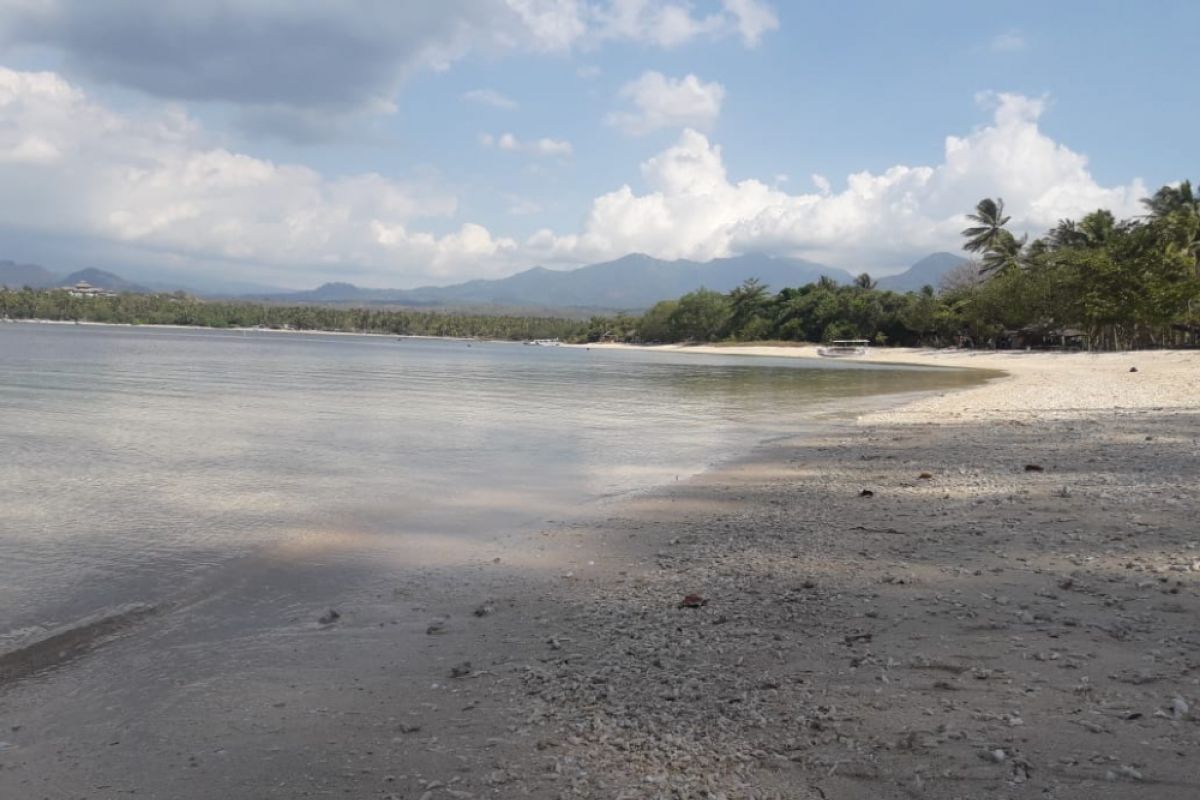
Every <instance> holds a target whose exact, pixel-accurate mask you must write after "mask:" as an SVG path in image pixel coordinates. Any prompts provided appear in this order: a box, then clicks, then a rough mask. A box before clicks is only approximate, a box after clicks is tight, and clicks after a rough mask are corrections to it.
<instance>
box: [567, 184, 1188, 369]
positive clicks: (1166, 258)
mask: <svg viewBox="0 0 1200 800" xmlns="http://www.w3.org/2000/svg"><path fill="white" fill-rule="evenodd" d="M1144 202H1145V205H1146V209H1147V213H1146V215H1145V216H1144V217H1141V218H1138V219H1131V220H1121V221H1118V220H1117V219H1115V218H1114V216H1113V214H1112V213H1111V212H1109V211H1105V210H1098V211H1094V212H1092V213H1091V214H1088V215H1087V216H1085V217H1084V218H1083V219H1081V220H1078V221H1075V220H1062V221H1060V222H1059V223H1058V225H1057V226H1055V228H1054V229H1053V230H1051V231H1049V232H1048V233H1047V234H1046V235H1045V236H1044V237H1042V238H1040V239H1036V240H1034V241H1033V242H1029V241H1027V240H1026V239H1025V238H1021V239H1018V238H1017V237H1016V236H1014V235H1013V233H1012V232H1011V231H1009V230H1008V229H1007V227H1006V225H1007V223H1008V221H1009V218H1008V217H1007V216H1005V215H1004V201H1002V200H991V199H986V200H983V201H981V202H980V203H979V204H978V205H977V206H976V208H975V212H974V213H972V214H970V215H968V219H969V220H970V222H971V223H972V224H971V227H969V228H967V229H966V230H964V231H963V235H964V237H965V239H966V242H965V245H964V249H965V250H967V252H969V253H974V254H978V256H979V257H980V260H979V261H978V262H969V263H967V264H965V265H964V266H963V267H962V268H960V269H958V270H955V271H954V272H952V273H951V274H950V275H948V276H945V277H944V278H943V281H942V285H941V286H940V287H939V289H940V291H935V289H934V288H933V287H925V289H923V290H922V291H920V292H910V293H906V294H897V293H895V292H888V291H879V290H877V289H876V288H875V286H874V283H873V282H872V281H871V278H870V277H869V276H868V275H860V276H859V278H858V279H857V280H856V281H855V283H854V284H853V285H851V286H839V285H837V284H836V283H834V282H832V281H828V280H822V281H820V282H818V283H813V284H809V285H807V286H802V287H800V288H794V289H793V288H788V289H783V290H782V291H780V292H778V293H776V294H771V293H770V292H768V290H767V288H766V287H765V286H763V285H761V284H759V283H758V282H757V281H753V280H751V281H747V282H746V283H744V284H743V285H742V286H740V287H738V288H736V289H734V290H733V291H731V292H728V293H724V294H720V293H717V292H711V291H708V290H705V289H701V290H699V291H695V292H691V293H689V294H687V295H684V296H683V297H681V298H679V299H678V300H668V301H665V302H662V303H659V304H657V305H656V306H654V307H653V308H651V309H650V310H649V311H647V312H646V313H645V314H644V315H643V316H641V317H640V318H631V317H615V318H596V319H593V320H592V321H591V324H590V325H589V332H588V334H589V337H590V338H592V339H595V338H599V337H602V336H605V335H609V336H612V337H615V338H618V339H629V340H636V341H661V342H678V341H718V340H732V341H759V340H770V339H774V340H788V341H809V342H819V341H828V340H830V339H870V340H872V341H875V342H878V343H881V344H883V343H886V344H896V345H948V344H957V343H970V344H974V345H975V346H1009V345H1019V344H1031V345H1040V344H1057V345H1060V346H1061V345H1063V344H1067V345H1069V346H1078V347H1085V346H1086V347H1090V348H1093V349H1126V348H1133V347H1162V346H1180V345H1195V344H1197V343H1198V341H1200V195H1197V194H1196V193H1194V192H1193V190H1192V186H1191V184H1190V183H1189V182H1187V181H1184V182H1183V183H1181V184H1180V185H1179V186H1166V187H1163V188H1162V189H1160V190H1159V191H1158V192H1157V193H1156V194H1155V195H1154V196H1153V197H1151V198H1149V199H1147V200H1145V201H1144Z"/></svg>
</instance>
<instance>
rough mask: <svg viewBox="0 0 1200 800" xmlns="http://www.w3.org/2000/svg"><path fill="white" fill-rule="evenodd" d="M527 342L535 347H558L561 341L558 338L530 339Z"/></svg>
mask: <svg viewBox="0 0 1200 800" xmlns="http://www.w3.org/2000/svg"><path fill="white" fill-rule="evenodd" d="M525 344H527V345H532V346H533V347H558V345H559V341H558V339H530V340H528V341H527V342H525Z"/></svg>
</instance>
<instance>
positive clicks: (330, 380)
mask: <svg viewBox="0 0 1200 800" xmlns="http://www.w3.org/2000/svg"><path fill="white" fill-rule="evenodd" d="M974 380H976V379H975V378H974V377H970V376H968V375H966V374H965V373H962V372H952V371H944V370H930V369H916V368H912V369H896V368H880V367H874V366H870V365H865V364H853V363H846V362H809V361H803V362H802V361H796V360H789V359H782V358H780V359H750V358H744V357H733V356H728V357H726V356H702V355H693V354H664V353H647V352H638V351H627V350H622V351H618V350H605V349H593V350H585V349H577V348H567V347H529V346H522V345H520V344H507V343H481V342H471V343H467V342H463V341H445V340H417V339H405V340H403V341H401V340H397V339H395V338H390V337H366V336H333V335H289V334H277V333H267V332H261V333H259V332H246V333H243V332H225V331H202V330H168V329H144V328H143V329H134V328H121V327H105V326H69V325H68V326H64V325H44V324H0V454H2V458H0V652H2V651H3V650H4V649H5V648H6V645H13V644H14V643H15V642H17V641H18V640H20V639H22V638H27V637H28V635H29V634H30V632H31V631H35V630H42V631H44V630H46V629H47V628H52V627H54V626H57V625H66V624H71V623H72V622H73V621H75V620H79V619H82V618H85V617H87V616H88V615H92V614H97V613H103V612H104V611H106V610H107V609H111V608H113V607H116V606H119V605H121V604H122V603H127V602H132V601H142V602H157V601H158V600H159V599H161V598H162V597H164V596H168V595H169V594H170V593H171V592H172V591H173V589H175V588H176V587H178V586H181V585H183V584H185V583H186V582H187V581H188V580H191V579H194V578H195V577H196V576H197V575H199V574H201V573H203V572H205V571H211V570H214V569H217V568H218V567H219V566H220V565H222V564H228V563H229V562H230V561H231V560H234V559H237V558H238V557H239V556H242V555H245V554H248V553H250V552H253V551H254V549H255V548H259V547H262V546H263V545H265V544H277V543H279V542H281V541H286V540H288V539H290V538H303V537H305V536H308V535H312V534H314V533H321V532H327V531H337V532H339V533H341V534H344V535H346V536H355V535H369V536H372V537H380V536H385V537H425V540H428V541H434V540H436V539H439V538H441V539H445V538H446V537H472V536H480V535H483V534H490V533H495V532H496V531H498V530H507V529H514V528H518V527H520V526H526V525H533V524H537V523H539V522H544V521H545V520H546V519H548V518H561V515H563V514H569V513H571V512H572V510H578V509H580V508H581V507H584V506H587V505H588V504H594V503H597V502H598V501H602V500H603V498H606V497H611V496H614V495H620V494H622V493H626V492H631V491H637V490H638V489H640V488H644V487H647V486H655V485H659V484H662V483H664V482H668V481H672V480H674V479H675V478H676V476H684V475H687V474H692V473H694V472H696V471H698V470H701V469H704V468H705V467H707V466H710V465H712V464H714V463H717V462H719V461H721V460H724V459H727V458H729V457H731V456H734V455H736V454H738V453H740V452H744V451H746V450H748V449H749V448H751V447H752V446H754V445H755V444H756V443H758V442H761V441H763V440H765V439H769V438H773V437H778V436H782V435H788V434H792V433H795V432H797V431H801V430H803V429H804V428H805V427H806V426H811V425H812V424H813V419H814V415H816V414H817V413H818V411H819V410H821V409H824V410H826V411H827V410H828V409H829V408H830V407H831V406H836V405H838V404H839V403H844V401H845V399H847V398H862V397H865V396H868V395H878V394H886V393H892V392H909V391H917V390H933V389H940V388H948V387H952V386H957V385H962V384H963V383H964V382H966V381H974Z"/></svg>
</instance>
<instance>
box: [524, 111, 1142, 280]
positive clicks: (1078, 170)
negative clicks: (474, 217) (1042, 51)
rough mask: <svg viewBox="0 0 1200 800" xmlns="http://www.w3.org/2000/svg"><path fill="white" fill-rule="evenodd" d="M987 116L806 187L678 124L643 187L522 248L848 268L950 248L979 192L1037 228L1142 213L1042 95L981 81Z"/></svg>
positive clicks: (556, 256) (559, 253)
mask: <svg viewBox="0 0 1200 800" xmlns="http://www.w3.org/2000/svg"><path fill="white" fill-rule="evenodd" d="M978 99H979V102H980V103H981V104H983V105H984V106H985V107H986V108H988V109H989V110H990V111H991V112H992V118H991V121H990V122H989V123H988V124H987V125H984V126H982V127H980V128H978V129H977V130H975V131H973V132H971V133H969V134H968V135H966V136H962V137H958V136H949V137H947V138H946V140H945V148H944V157H943V159H942V162H941V163H940V164H936V165H933V166H906V165H897V166H894V167H891V168H889V169H887V170H884V171H883V172H880V173H871V172H858V173H854V174H852V175H850V176H849V177H848V178H847V179H846V183H845V187H844V188H842V189H840V190H837V189H835V188H834V187H833V185H832V183H831V182H830V181H828V180H827V179H825V178H824V177H822V176H819V175H814V176H813V182H814V184H815V186H816V187H817V191H816V192H815V193H805V194H789V193H787V192H784V191H783V190H782V189H780V188H779V187H778V186H770V185H767V184H766V183H764V182H762V181H759V180H755V179H745V180H740V181H734V180H731V179H730V178H729V176H728V174H727V172H726V169H725V165H724V161H723V158H722V153H721V148H720V147H719V146H717V145H715V144H713V143H712V142H710V141H709V140H708V139H707V138H706V137H705V136H704V135H703V134H701V133H699V132H697V131H695V130H690V129H689V130H686V131H684V132H683V133H682V135H681V136H680V138H679V140H678V141H677V142H676V143H675V144H674V145H673V146H671V147H670V148H668V149H667V150H666V151H664V152H663V153H661V154H659V155H657V156H655V157H653V158H651V159H649V160H648V161H646V162H645V163H644V164H643V165H642V179H643V182H644V184H645V191H644V192H642V193H638V192H635V191H634V189H633V188H632V187H630V186H629V185H625V186H622V187H620V188H618V189H616V190H614V191H612V192H609V193H607V194H605V195H603V196H601V197H598V198H597V199H596V200H595V201H594V202H593V204H592V208H591V210H590V212H589V213H588V215H587V218H586V220H585V221H584V224H583V229H582V231H581V232H580V233H576V234H568V235H563V236H559V235H556V234H554V233H553V232H551V231H549V230H543V231H540V232H538V233H537V234H535V235H534V236H533V237H532V238H531V239H530V240H529V241H528V242H527V247H528V248H529V250H530V251H531V252H533V253H536V254H538V255H539V256H540V257H541V258H542V259H544V260H560V261H591V260H596V259H600V258H611V257H615V256H620V255H623V254H625V253H629V252H643V253H649V254H651V255H655V256H659V257H662V258H692V259H698V260H706V259H710V258H714V257H720V256H728V255H731V254H735V253H742V252H752V251H764V252H770V253H776V254H786V255H797V256H804V257H807V258H812V259H815V260H819V261H825V262H827V263H830V264H834V265H839V266H846V267H888V266H896V265H898V264H901V263H904V261H905V260H906V259H909V258H912V257H915V256H920V255H923V254H926V253H929V252H930V251H932V250H938V249H952V250H955V249H958V247H959V245H960V236H959V231H960V230H961V229H962V228H963V225H964V218H963V215H964V214H965V213H966V212H967V211H968V210H970V209H971V208H972V207H973V206H974V205H975V203H976V202H977V201H978V200H979V199H980V198H982V197H985V196H992V197H996V196H1000V197H1003V198H1004V200H1005V202H1006V204H1007V205H1006V210H1008V211H1009V212H1010V213H1011V214H1012V215H1013V222H1012V227H1013V228H1014V229H1016V230H1017V231H1022V230H1027V231H1030V232H1032V233H1034V234H1037V233H1040V232H1042V231H1043V230H1045V229H1046V228H1048V227H1050V226H1052V225H1053V224H1054V223H1055V222H1056V221H1057V220H1058V219H1060V218H1062V217H1078V216H1081V215H1083V214H1085V213H1087V212H1089V211H1091V210H1094V209H1096V208H1101V207H1103V208H1109V209H1112V211H1113V212H1114V213H1116V214H1117V215H1118V216H1121V215H1126V216H1128V215H1133V214H1137V213H1139V212H1140V208H1139V203H1138V201H1139V199H1140V198H1141V197H1144V196H1145V195H1146V188H1145V186H1144V185H1143V184H1142V183H1141V181H1139V180H1135V181H1133V182H1132V183H1130V184H1128V185H1124V186H1114V187H1105V186H1101V185H1100V184H1099V183H1097V182H1096V180H1095V179H1094V178H1093V177H1092V175H1091V173H1090V172H1089V170H1088V164H1087V159H1086V157H1084V156H1083V155H1081V154H1079V153H1076V152H1074V151H1073V150H1071V149H1069V148H1068V147H1066V146H1065V145H1062V144H1059V143H1057V142H1055V141H1054V140H1052V139H1050V138H1049V137H1048V136H1046V134H1044V133H1043V132H1042V131H1041V130H1040V129H1039V127H1038V121H1039V119H1040V117H1041V116H1042V114H1043V113H1044V112H1045V110H1046V102H1045V100H1043V99H1038V98H1029V97H1025V96H1022V95H1016V94H984V95H981V96H980V97H979V98H978Z"/></svg>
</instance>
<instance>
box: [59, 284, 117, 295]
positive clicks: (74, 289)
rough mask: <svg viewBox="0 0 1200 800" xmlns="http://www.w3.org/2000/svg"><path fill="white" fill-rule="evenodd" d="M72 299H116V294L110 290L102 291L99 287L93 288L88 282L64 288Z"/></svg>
mask: <svg viewBox="0 0 1200 800" xmlns="http://www.w3.org/2000/svg"><path fill="white" fill-rule="evenodd" d="M63 289H65V290H66V291H67V293H68V294H69V295H71V297H116V296H117V293H116V292H110V291H109V290H108V289H101V288H100V287H99V286H92V285H91V284H90V283H88V282H87V281H80V282H79V283H77V284H75V285H74V286H64V287H63Z"/></svg>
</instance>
